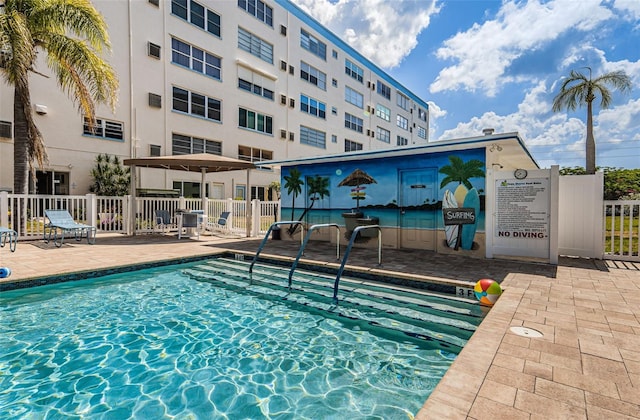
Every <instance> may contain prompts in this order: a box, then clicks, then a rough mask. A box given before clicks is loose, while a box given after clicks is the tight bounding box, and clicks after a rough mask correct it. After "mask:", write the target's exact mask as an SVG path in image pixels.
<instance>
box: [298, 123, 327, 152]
mask: <svg viewBox="0 0 640 420" xmlns="http://www.w3.org/2000/svg"><path fill="white" fill-rule="evenodd" d="M300 144H307V145H309V146H313V147H317V148H319V149H326V148H327V139H326V133H325V132H324V131H318V130H314V129H313V128H309V127H305V126H303V125H301V126H300Z"/></svg>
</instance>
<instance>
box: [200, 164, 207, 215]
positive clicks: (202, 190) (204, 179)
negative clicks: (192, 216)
mask: <svg viewBox="0 0 640 420" xmlns="http://www.w3.org/2000/svg"><path fill="white" fill-rule="evenodd" d="M200 172H201V173H202V181H201V182H200V200H202V211H203V212H204V215H205V220H206V216H207V197H206V195H205V192H206V191H207V188H206V182H207V168H206V167H204V166H203V167H202V168H200Z"/></svg>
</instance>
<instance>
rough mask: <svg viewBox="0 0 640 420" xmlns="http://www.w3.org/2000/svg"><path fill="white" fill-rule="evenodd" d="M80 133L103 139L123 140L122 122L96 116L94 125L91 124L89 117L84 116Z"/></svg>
mask: <svg viewBox="0 0 640 420" xmlns="http://www.w3.org/2000/svg"><path fill="white" fill-rule="evenodd" d="M82 134H84V135H87V136H94V137H102V138H104V139H111V140H124V123H122V122H120V121H109V120H103V119H98V118H96V120H95V125H93V126H92V125H91V124H90V121H89V119H88V118H86V117H85V119H84V124H83V126H82Z"/></svg>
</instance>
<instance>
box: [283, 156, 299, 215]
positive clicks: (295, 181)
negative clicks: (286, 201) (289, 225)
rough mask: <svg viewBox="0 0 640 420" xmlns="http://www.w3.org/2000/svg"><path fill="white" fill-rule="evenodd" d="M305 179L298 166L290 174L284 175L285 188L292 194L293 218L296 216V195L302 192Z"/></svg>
mask: <svg viewBox="0 0 640 420" xmlns="http://www.w3.org/2000/svg"><path fill="white" fill-rule="evenodd" d="M303 185H304V181H303V180H302V174H301V173H300V171H299V170H298V168H291V170H290V171H289V175H285V176H284V188H285V189H286V190H287V194H289V195H290V196H291V219H290V220H293V218H294V217H295V210H296V197H297V196H299V195H300V193H302V186H303Z"/></svg>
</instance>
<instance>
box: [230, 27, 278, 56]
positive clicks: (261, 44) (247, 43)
mask: <svg viewBox="0 0 640 420" xmlns="http://www.w3.org/2000/svg"><path fill="white" fill-rule="evenodd" d="M238 48H240V49H241V50H244V51H246V52H248V53H249V54H252V55H255V56H256V57H258V58H260V59H261V60H264V61H266V62H267V63H269V64H273V45H271V44H269V43H268V42H267V41H265V40H263V39H262V38H260V37H258V36H256V35H254V34H252V33H251V32H248V31H245V30H244V29H242V28H238Z"/></svg>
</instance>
